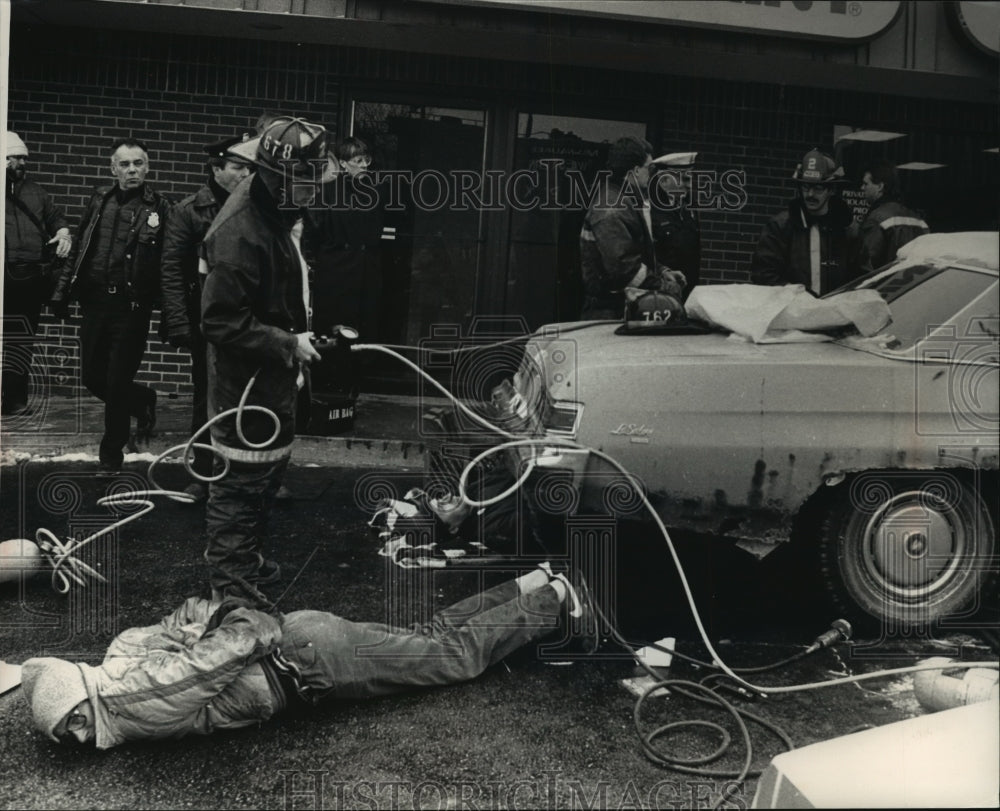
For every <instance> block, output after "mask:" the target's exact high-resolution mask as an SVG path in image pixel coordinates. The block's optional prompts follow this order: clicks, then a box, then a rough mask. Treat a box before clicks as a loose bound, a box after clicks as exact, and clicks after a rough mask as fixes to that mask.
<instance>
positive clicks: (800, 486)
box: [453, 232, 1000, 631]
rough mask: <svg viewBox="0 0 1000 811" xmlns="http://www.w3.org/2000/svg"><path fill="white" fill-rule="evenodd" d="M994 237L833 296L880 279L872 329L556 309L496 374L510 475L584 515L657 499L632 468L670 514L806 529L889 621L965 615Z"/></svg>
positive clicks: (855, 601)
mask: <svg viewBox="0 0 1000 811" xmlns="http://www.w3.org/2000/svg"><path fill="white" fill-rule="evenodd" d="M998 246H1000V235H998V234H996V233H979V232H975V233H955V234H931V235H927V236H923V237H920V238H918V239H916V240H914V241H913V242H911V243H909V244H908V245H906V246H904V247H903V248H902V249H900V251H899V255H898V257H897V259H896V261H895V262H894V263H892V264H890V265H887V266H886V267H884V268H881V269H879V270H877V271H875V272H873V273H871V274H868V275H866V276H864V277H862V278H860V279H857V280H855V281H854V282H852V283H850V284H848V285H847V286H845V287H843V288H841V289H840V290H837V291H833V292H832V293H830V294H828V295H827V296H826V297H824V298H825V299H829V298H831V297H833V296H837V295H838V294H841V293H845V292H849V291H877V293H878V294H879V296H880V297H881V299H882V300H884V301H885V302H886V303H887V305H888V310H889V313H890V314H891V321H890V323H889V324H888V325H887V326H885V327H884V328H882V329H881V330H879V331H878V332H877V333H876V334H875V335H872V336H869V337H864V336H861V335H859V334H858V333H857V331H856V330H854V329H850V328H843V327H840V328H837V329H834V330H830V331H828V334H820V335H819V336H818V337H819V338H822V339H823V340H821V341H808V342H792V343H758V342H754V341H749V340H745V339H736V338H735V337H734V336H733V335H731V334H728V333H727V332H726V331H724V330H720V329H713V328H712V327H710V326H708V325H706V324H701V323H696V322H688V323H686V324H681V325H663V327H664V328H662V329H659V330H653V331H650V332H634V331H631V330H629V329H628V328H627V325H626V324H624V323H609V322H602V323H572V324H555V325H546V326H544V327H542V328H540V329H539V330H537V331H535V333H534V334H533V335H532V336H531V338H530V340H528V341H527V343H526V345H525V350H524V353H523V356H522V358H521V361H520V364H519V367H518V368H517V370H516V372H515V373H514V374H513V375H511V376H510V379H509V380H507V381H505V382H504V383H503V384H502V385H499V386H497V387H496V388H495V389H494V395H493V402H492V408H493V412H492V414H491V417H492V419H493V421H494V422H496V424H497V425H500V426H502V427H503V428H504V429H505V430H507V431H508V432H509V434H510V436H511V437H515V438H516V437H524V438H526V439H527V438H532V439H533V442H532V443H530V445H529V443H527V442H525V443H524V444H522V445H516V444H509V445H508V446H507V448H506V449H505V450H503V451H501V453H500V455H503V456H505V457H506V458H507V467H508V468H509V469H510V471H511V478H510V481H515V480H517V479H518V478H520V477H522V476H523V478H524V485H525V492H526V494H528V495H529V496H530V498H529V501H530V503H531V505H532V508H533V510H534V512H535V513H536V514H538V513H549V514H553V513H558V514H559V515H560V517H561V518H563V519H572V520H574V521H576V522H577V523H578V524H579V522H580V521H581V520H582V519H583V517H586V516H591V517H597V516H604V517H609V516H610V517H612V518H614V519H617V520H631V519H638V520H643V519H644V518H647V517H648V515H646V507H645V506H644V504H643V502H642V500H641V498H640V497H639V495H638V491H637V490H636V489H635V487H634V486H633V482H635V483H637V484H638V485H639V486H640V487H641V489H642V492H643V493H644V495H645V496H647V497H648V499H649V503H650V504H651V506H652V507H653V508H654V509H655V511H656V513H657V514H658V515H659V516H660V517H661V519H662V521H663V523H664V524H665V525H666V526H667V527H671V528H685V529H694V530H697V531H699V532H701V533H710V534H712V535H714V536H718V537H722V538H725V539H728V540H731V541H733V542H735V543H736V544H737V545H739V546H740V547H741V548H743V549H745V550H747V551H749V552H751V553H753V554H754V555H756V556H757V557H764V556H766V555H768V554H769V553H770V552H771V551H773V550H774V549H776V548H778V547H779V546H780V545H781V544H783V543H784V542H788V541H791V542H793V543H796V544H802V545H805V546H808V548H809V551H810V555H811V556H812V559H813V560H814V561H815V564H816V571H817V572H819V575H820V576H821V577H822V578H823V581H824V583H825V587H826V588H827V589H828V591H829V592H830V595H831V596H832V597H833V598H834V600H835V601H836V602H837V603H838V604H840V605H841V606H842V607H844V608H846V609H850V610H851V611H852V612H853V613H854V616H855V618H860V619H864V620H868V621H869V622H873V623H879V624H881V626H882V628H883V629H888V630H890V631H891V630H893V629H897V630H904V629H912V628H914V627H918V626H919V627H926V626H928V625H930V624H933V623H939V622H940V621H941V620H943V619H944V618H946V617H960V616H963V615H964V613H965V612H968V611H972V610H974V609H975V608H976V606H977V605H978V603H979V598H980V597H982V596H983V595H984V590H985V589H986V584H987V583H989V582H991V578H992V577H993V576H994V574H995V572H996V568H997V537H996V526H997V500H998V488H997V485H998V446H1000V440H998V410H1000V405H998V404H1000V395H998V387H997V382H998V356H1000V349H998V333H1000V330H998V321H1000V306H998V252H1000V249H998ZM879 304H880V306H881V302H879ZM668 326H669V327H670V328H667V327H668ZM813 337H817V336H813ZM484 413H486V412H484ZM467 428H468V426H467ZM480 439H481V442H482V444H484V445H488V444H489V443H490V440H488V439H487V438H486V437H485V436H481V437H480ZM492 441H493V442H496V441H497V440H496V439H494V440H492ZM573 446H580V447H583V448H590V449H596V450H597V451H598V452H599V454H595V453H589V452H580V451H578V450H576V448H575V447H573ZM467 455H471V454H467ZM528 466H530V467H531V468H532V470H531V471H530V475H524V471H526V470H527V469H528ZM453 467H454V465H453ZM623 470H624V471H627V472H628V474H630V476H631V477H634V479H631V478H630V477H629V476H626V475H625V474H624V473H623V472H622V471H623Z"/></svg>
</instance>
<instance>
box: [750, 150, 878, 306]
mask: <svg viewBox="0 0 1000 811" xmlns="http://www.w3.org/2000/svg"><path fill="white" fill-rule="evenodd" d="M792 179H793V180H794V181H795V183H796V185H797V186H798V193H797V194H796V195H795V197H794V198H793V199H792V200H790V201H789V203H788V205H787V206H786V208H785V209H784V210H782V211H780V212H778V213H777V214H776V215H775V216H774V217H772V218H771V220H770V222H768V223H767V225H765V226H764V230H763V231H762V233H761V235H760V240H759V241H758V242H757V248H756V249H755V250H754V254H753V257H752V259H751V260H750V280H751V281H752V282H753V284H802V285H805V287H806V288H807V289H808V290H811V291H812V292H813V293H815V294H816V295H818V296H821V295H823V294H824V293H827V292H829V291H830V290H833V289H835V288H837V287H840V286H841V285H842V284H844V283H845V282H848V281H850V280H851V279H853V278H855V277H856V276H857V275H858V274H859V268H858V265H857V247H856V245H857V239H856V238H855V237H854V232H853V229H852V228H851V224H852V221H853V219H854V215H853V213H852V212H851V209H850V207H849V206H848V205H847V203H845V202H844V201H843V200H842V199H841V198H840V197H839V196H838V195H837V189H838V188H839V187H840V186H841V185H842V184H843V183H844V169H843V167H842V166H840V164H838V163H837V162H836V161H835V160H834V159H833V158H832V157H830V156H829V155H827V154H826V153H825V152H821V151H820V150H818V149H813V150H810V151H809V152H807V153H806V154H805V156H804V157H803V158H802V162H801V163H800V164H799V165H798V167H796V169H795V172H794V174H793V175H792Z"/></svg>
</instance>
